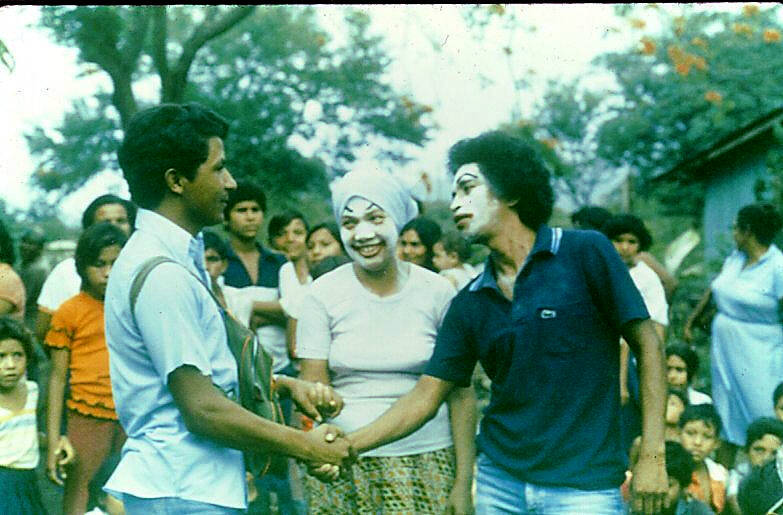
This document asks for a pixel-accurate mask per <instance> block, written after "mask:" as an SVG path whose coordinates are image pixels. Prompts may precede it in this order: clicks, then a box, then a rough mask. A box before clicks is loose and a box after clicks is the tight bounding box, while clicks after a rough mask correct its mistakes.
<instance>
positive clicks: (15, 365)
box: [0, 316, 73, 515]
mask: <svg viewBox="0 0 783 515" xmlns="http://www.w3.org/2000/svg"><path fill="white" fill-rule="evenodd" d="M33 357H34V354H33V339H32V336H31V335H30V334H29V333H28V332H27V330H26V329H25V328H24V327H23V326H22V324H21V323H20V322H18V321H16V320H13V319H11V318H9V317H8V316H3V317H0V513H13V514H19V515H38V514H45V513H46V509H45V508H44V506H43V503H42V502H41V494H40V491H39V490H38V482H37V479H36V475H35V468H36V467H37V466H38V460H39V459H40V455H39V451H38V427H37V422H36V416H35V407H36V404H37V402H38V385H37V384H35V383H34V382H32V381H28V380H27V368H28V366H32V365H33V363H31V361H32V360H33ZM63 450H64V451H65V452H64V454H63V456H62V457H61V459H60V462H59V463H58V464H57V465H58V466H64V465H66V464H67V463H68V462H69V461H70V460H71V459H72V458H73V450H72V449H71V448H70V447H69V446H63Z"/></svg>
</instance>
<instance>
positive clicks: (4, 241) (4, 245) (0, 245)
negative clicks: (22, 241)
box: [0, 220, 16, 265]
mask: <svg viewBox="0 0 783 515" xmlns="http://www.w3.org/2000/svg"><path fill="white" fill-rule="evenodd" d="M14 262H16V249H14V240H13V239H12V238H11V233H9V232H8V229H7V228H6V226H5V224H4V223H3V221H2V220H0V263H8V264H9V265H13V264H14Z"/></svg>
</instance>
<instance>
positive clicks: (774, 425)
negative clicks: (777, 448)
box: [745, 417, 783, 449]
mask: <svg viewBox="0 0 783 515" xmlns="http://www.w3.org/2000/svg"><path fill="white" fill-rule="evenodd" d="M745 435H746V438H745V449H750V446H751V445H753V442H755V441H756V440H760V439H762V438H763V437H764V435H774V436H777V437H778V439H779V440H781V441H783V422H781V421H780V420H778V419H776V418H772V417H759V418H757V419H756V420H754V421H753V422H751V423H750V425H748V428H747V429H746V430H745Z"/></svg>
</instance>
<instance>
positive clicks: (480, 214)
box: [451, 163, 502, 236]
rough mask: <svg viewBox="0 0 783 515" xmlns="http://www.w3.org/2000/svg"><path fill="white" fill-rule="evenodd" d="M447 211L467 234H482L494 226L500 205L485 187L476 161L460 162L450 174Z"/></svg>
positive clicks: (484, 180)
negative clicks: (449, 211)
mask: <svg viewBox="0 0 783 515" xmlns="http://www.w3.org/2000/svg"><path fill="white" fill-rule="evenodd" d="M452 195H453V197H452V201H451V212H452V215H453V217H454V223H455V224H457V229H459V230H460V231H461V232H462V233H463V234H465V235H467V236H486V235H487V233H488V231H489V230H491V228H492V226H493V225H495V224H496V223H497V222H498V220H499V216H498V213H499V211H500V208H501V206H502V203H501V201H500V199H498V198H497V197H496V196H495V195H494V194H493V193H492V192H491V191H490V189H489V184H488V183H487V180H486V178H485V177H484V174H482V173H481V170H479V167H478V165H477V164H476V163H468V164H466V165H462V166H461V167H460V168H459V170H457V173H455V174H454V183H453V186H452Z"/></svg>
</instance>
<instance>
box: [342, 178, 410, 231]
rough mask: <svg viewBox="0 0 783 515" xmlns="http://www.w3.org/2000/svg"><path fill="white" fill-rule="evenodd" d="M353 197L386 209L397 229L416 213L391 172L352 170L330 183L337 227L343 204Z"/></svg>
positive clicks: (406, 193) (403, 186)
mask: <svg viewBox="0 0 783 515" xmlns="http://www.w3.org/2000/svg"><path fill="white" fill-rule="evenodd" d="M354 197H362V198H365V199H367V200H369V201H370V202H373V203H375V204H377V205H378V206H379V207H380V208H381V209H383V210H384V211H386V213H387V214H388V215H389V216H390V217H391V218H392V220H394V225H396V226H397V232H399V231H400V230H401V229H402V227H403V226H404V225H405V224H406V223H408V222H409V221H410V220H412V219H413V218H415V217H416V215H417V214H419V209H418V207H417V206H416V202H414V200H413V197H411V194H410V192H409V191H408V189H407V188H406V187H405V185H403V184H402V183H401V182H400V181H399V180H398V179H397V178H396V177H394V176H393V175H392V174H390V173H387V172H383V171H380V170H375V169H370V170H355V171H351V172H348V173H347V174H345V175H344V176H343V177H342V178H341V179H337V180H336V181H335V182H334V183H333V184H332V209H333V210H334V218H335V220H337V225H338V226H339V225H340V218H341V217H342V214H343V210H344V209H345V206H346V204H348V201H349V200H351V199H352V198H354Z"/></svg>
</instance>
